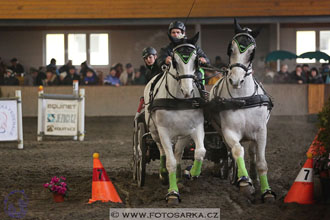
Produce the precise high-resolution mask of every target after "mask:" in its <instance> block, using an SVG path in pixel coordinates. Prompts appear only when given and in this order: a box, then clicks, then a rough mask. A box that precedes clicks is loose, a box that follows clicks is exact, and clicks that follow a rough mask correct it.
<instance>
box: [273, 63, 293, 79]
mask: <svg viewBox="0 0 330 220" xmlns="http://www.w3.org/2000/svg"><path fill="white" fill-rule="evenodd" d="M289 76H290V73H289V71H288V65H287V64H282V66H281V69H280V71H278V72H277V74H275V77H274V83H288V82H289Z"/></svg>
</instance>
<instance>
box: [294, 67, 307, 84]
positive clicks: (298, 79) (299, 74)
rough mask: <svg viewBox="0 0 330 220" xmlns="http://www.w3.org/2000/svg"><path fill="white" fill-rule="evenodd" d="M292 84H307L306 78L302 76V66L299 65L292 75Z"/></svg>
mask: <svg viewBox="0 0 330 220" xmlns="http://www.w3.org/2000/svg"><path fill="white" fill-rule="evenodd" d="M290 82H291V83H298V84H304V83H306V82H307V80H306V78H305V77H304V76H303V75H302V67H301V65H297V66H296V70H295V71H293V72H292V73H291V75H290Z"/></svg>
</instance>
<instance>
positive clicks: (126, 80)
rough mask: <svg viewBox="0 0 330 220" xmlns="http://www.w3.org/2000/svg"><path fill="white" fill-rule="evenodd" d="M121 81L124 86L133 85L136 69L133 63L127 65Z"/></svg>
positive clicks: (120, 78)
mask: <svg viewBox="0 0 330 220" xmlns="http://www.w3.org/2000/svg"><path fill="white" fill-rule="evenodd" d="M119 80H120V83H121V85H123V86H127V85H133V82H134V69H133V66H132V64H131V63H128V64H126V71H125V72H123V73H122V74H121V75H120V77H119Z"/></svg>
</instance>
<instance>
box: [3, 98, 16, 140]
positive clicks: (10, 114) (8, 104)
mask: <svg viewBox="0 0 330 220" xmlns="http://www.w3.org/2000/svg"><path fill="white" fill-rule="evenodd" d="M17 139H18V137H17V101H16V100H1V101H0V141H14V140H17Z"/></svg>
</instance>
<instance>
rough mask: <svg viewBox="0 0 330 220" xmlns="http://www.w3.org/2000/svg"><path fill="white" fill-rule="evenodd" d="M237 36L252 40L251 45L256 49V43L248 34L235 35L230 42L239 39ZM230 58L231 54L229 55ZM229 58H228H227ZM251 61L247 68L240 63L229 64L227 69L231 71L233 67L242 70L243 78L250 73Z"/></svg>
mask: <svg viewBox="0 0 330 220" xmlns="http://www.w3.org/2000/svg"><path fill="white" fill-rule="evenodd" d="M239 36H247V37H248V38H250V39H251V40H252V44H253V45H254V48H256V47H257V44H256V41H255V40H254V38H253V37H252V36H251V35H250V34H248V33H239V34H236V35H235V36H234V37H233V39H232V41H233V40H234V39H235V38H236V37H239ZM230 56H231V54H230ZM229 58H230V57H229ZM251 66H252V59H250V60H249V65H248V66H245V65H244V64H242V63H234V64H230V65H229V67H228V68H229V69H230V70H232V69H233V68H234V67H239V68H242V69H243V70H244V71H245V75H244V78H245V77H247V76H249V75H250V74H251V73H252V68H251Z"/></svg>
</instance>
